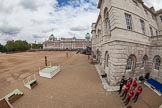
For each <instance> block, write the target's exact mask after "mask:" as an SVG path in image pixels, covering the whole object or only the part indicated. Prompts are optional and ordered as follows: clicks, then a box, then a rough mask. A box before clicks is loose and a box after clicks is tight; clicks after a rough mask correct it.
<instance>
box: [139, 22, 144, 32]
mask: <svg viewBox="0 0 162 108" xmlns="http://www.w3.org/2000/svg"><path fill="white" fill-rule="evenodd" d="M140 22H141V29H142V32H143V34H145V22H144V21H143V20H140Z"/></svg>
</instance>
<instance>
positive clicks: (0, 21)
mask: <svg viewBox="0 0 162 108" xmlns="http://www.w3.org/2000/svg"><path fill="white" fill-rule="evenodd" d="M79 1H80V2H79ZM85 1H87V0H69V5H64V6H62V7H59V6H58V2H57V0H0V16H1V17H0V43H5V42H6V41H7V40H9V39H21V40H27V41H28V42H34V41H35V40H36V41H37V42H43V41H44V40H45V39H47V38H48V36H49V35H50V34H51V33H54V35H55V36H56V37H58V38H60V37H73V36H74V35H75V36H76V37H77V38H84V37H85V34H86V33H87V32H90V31H91V23H92V22H95V21H96V19H97V16H98V12H99V10H98V9H97V6H96V5H97V3H98V0H89V2H85ZM145 3H146V4H147V5H148V6H152V5H153V6H154V7H155V8H156V9H159V8H161V7H160V6H162V1H161V0H145Z"/></svg>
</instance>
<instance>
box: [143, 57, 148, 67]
mask: <svg viewBox="0 0 162 108" xmlns="http://www.w3.org/2000/svg"><path fill="white" fill-rule="evenodd" d="M147 61H148V56H147V55H145V56H144V57H143V59H142V68H146V66H147Z"/></svg>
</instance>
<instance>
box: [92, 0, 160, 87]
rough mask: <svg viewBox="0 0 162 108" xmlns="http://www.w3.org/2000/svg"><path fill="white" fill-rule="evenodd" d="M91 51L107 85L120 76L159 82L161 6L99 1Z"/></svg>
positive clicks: (124, 0) (139, 1)
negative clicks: (144, 78)
mask: <svg viewBox="0 0 162 108" xmlns="http://www.w3.org/2000/svg"><path fill="white" fill-rule="evenodd" d="M98 9H100V12H99V16H98V19H97V22H96V23H93V24H92V31H91V33H92V53H93V57H94V58H96V60H97V62H98V67H99V70H100V71H101V74H103V75H106V78H105V79H106V81H107V83H108V84H109V85H110V86H116V85H119V82H120V80H121V77H122V76H123V75H125V76H126V77H136V78H139V76H144V77H145V76H150V77H152V78H154V79H156V80H157V81H159V82H161V83H162V9H161V10H158V11H155V10H154V7H151V8H148V7H147V6H146V5H145V4H144V2H143V0H99V3H98Z"/></svg>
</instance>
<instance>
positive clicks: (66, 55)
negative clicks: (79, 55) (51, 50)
mask: <svg viewBox="0 0 162 108" xmlns="http://www.w3.org/2000/svg"><path fill="white" fill-rule="evenodd" d="M68 53H69V52H68V50H67V51H66V58H68V56H69V54H68Z"/></svg>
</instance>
